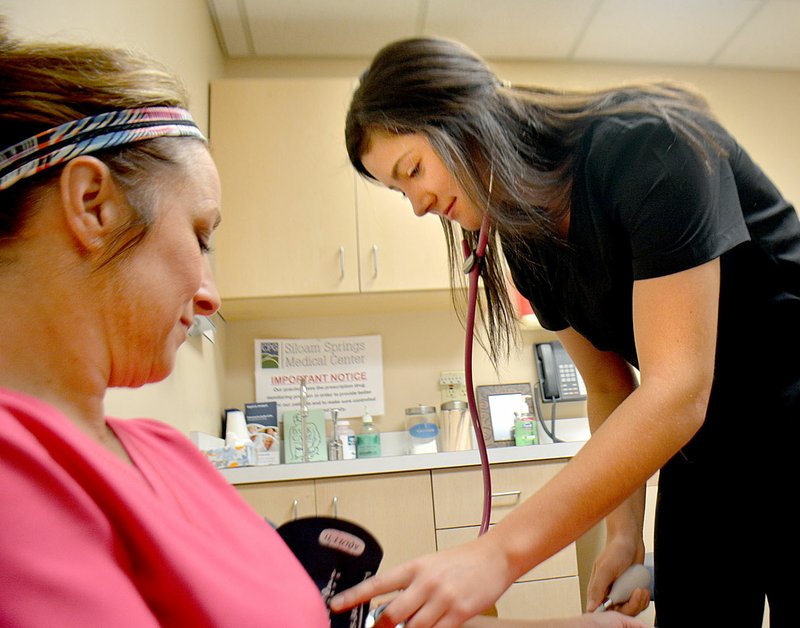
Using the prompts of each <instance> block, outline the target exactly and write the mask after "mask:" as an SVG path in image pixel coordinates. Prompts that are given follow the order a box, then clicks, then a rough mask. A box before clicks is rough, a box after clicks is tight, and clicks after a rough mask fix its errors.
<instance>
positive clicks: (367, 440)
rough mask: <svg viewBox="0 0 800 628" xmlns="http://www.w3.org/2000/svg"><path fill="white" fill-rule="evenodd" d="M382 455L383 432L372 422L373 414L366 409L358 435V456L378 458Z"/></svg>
mask: <svg viewBox="0 0 800 628" xmlns="http://www.w3.org/2000/svg"><path fill="white" fill-rule="evenodd" d="M380 455H381V433H380V432H379V431H378V428H376V427H375V425H374V424H373V423H372V415H371V414H370V413H369V412H368V411H367V410H366V409H364V416H363V417H362V419H361V431H360V432H359V433H358V435H357V436H356V457H357V458H378V457H380Z"/></svg>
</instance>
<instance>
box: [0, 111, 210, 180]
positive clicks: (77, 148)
mask: <svg viewBox="0 0 800 628" xmlns="http://www.w3.org/2000/svg"><path fill="white" fill-rule="evenodd" d="M180 136H185V137H196V138H198V139H201V140H203V141H206V138H205V137H204V136H203V134H202V133H201V131H200V129H198V128H197V125H195V123H194V121H193V120H192V116H191V115H190V114H189V112H188V111H186V110H185V109H180V108H178V107H142V108H139V109H123V110H121V111H109V112H106V113H101V114H98V115H96V116H90V117H88V118H82V119H81V120H73V121H71V122H66V123H64V124H61V125H59V126H57V127H55V128H52V129H48V130H47V131H42V132H41V133H39V134H38V135H35V136H33V137H29V138H28V139H26V140H23V141H21V142H19V143H18V144H15V145H14V146H11V147H9V148H6V149H5V150H3V151H2V152H0V190H5V189H7V188H10V187H11V186H12V185H14V184H15V183H16V182H17V181H19V180H20V179H24V178H25V177H30V176H32V175H34V174H36V173H38V172H41V171H42V170H45V169H47V168H51V167H53V166H57V165H58V164H62V163H64V162H66V161H69V160H70V159H73V158H75V157H78V156H79V155H86V154H88V153H93V152H96V151H99V150H103V149H105V148H111V147H113V146H121V145H124V144H131V143H133V142H139V141H142V140H150V139H153V138H156V137H180Z"/></svg>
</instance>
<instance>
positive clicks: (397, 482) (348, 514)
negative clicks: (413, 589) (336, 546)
mask: <svg viewBox="0 0 800 628" xmlns="http://www.w3.org/2000/svg"><path fill="white" fill-rule="evenodd" d="M316 491H317V514H319V515H325V516H329V517H334V516H335V517H339V518H341V519H348V520H350V521H353V522H354V523H357V524H358V525H360V526H363V527H364V528H366V530H367V531H369V532H370V533H371V534H372V535H373V536H374V537H375V539H376V540H377V541H378V543H380V544H381V547H383V551H384V555H383V560H382V561H381V570H382V571H383V570H386V569H388V568H390V567H394V566H396V565H399V564H400V563H403V562H405V561H407V560H410V559H411V558H415V557H416V556H419V555H421V554H428V553H430V552H434V551H436V538H435V533H434V525H433V501H432V496H431V481H430V473H429V472H428V471H420V472H412V473H392V474H381V475H373V476H361V477H352V478H336V479H329V480H317V481H316Z"/></svg>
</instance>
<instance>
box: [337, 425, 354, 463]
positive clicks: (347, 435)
mask: <svg viewBox="0 0 800 628" xmlns="http://www.w3.org/2000/svg"><path fill="white" fill-rule="evenodd" d="M336 432H337V438H338V439H339V442H340V443H341V444H342V460H352V459H353V458H355V457H356V433H355V432H354V431H353V428H351V427H350V421H343V420H341V419H340V420H339V421H337V424H336Z"/></svg>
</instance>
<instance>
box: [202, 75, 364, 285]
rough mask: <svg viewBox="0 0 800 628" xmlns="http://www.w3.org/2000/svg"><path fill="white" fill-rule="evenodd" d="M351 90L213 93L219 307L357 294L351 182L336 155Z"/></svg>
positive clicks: (239, 83) (233, 85) (268, 88)
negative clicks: (238, 301)
mask: <svg viewBox="0 0 800 628" xmlns="http://www.w3.org/2000/svg"><path fill="white" fill-rule="evenodd" d="M352 89H353V82H352V81H351V80H350V79H222V80H218V81H214V82H213V83H212V84H211V124H210V135H211V138H210V140H211V151H212V154H213V156H214V160H215V162H216V164H217V167H218V169H219V172H220V177H221V179H222V214H223V219H222V224H221V225H220V227H219V229H218V233H217V235H216V236H215V248H216V257H215V260H216V275H217V284H218V287H219V291H220V294H221V296H222V298H223V299H231V298H248V297H270V296H298V295H309V294H334V293H352V292H358V290H359V285H358V261H357V256H358V251H357V232H356V211H355V189H354V188H355V183H354V182H355V173H354V171H353V168H352V166H351V165H350V163H349V161H348V159H347V153H346V150H345V146H344V119H345V112H346V110H347V106H348V105H349V101H350V96H351V93H352Z"/></svg>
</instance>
